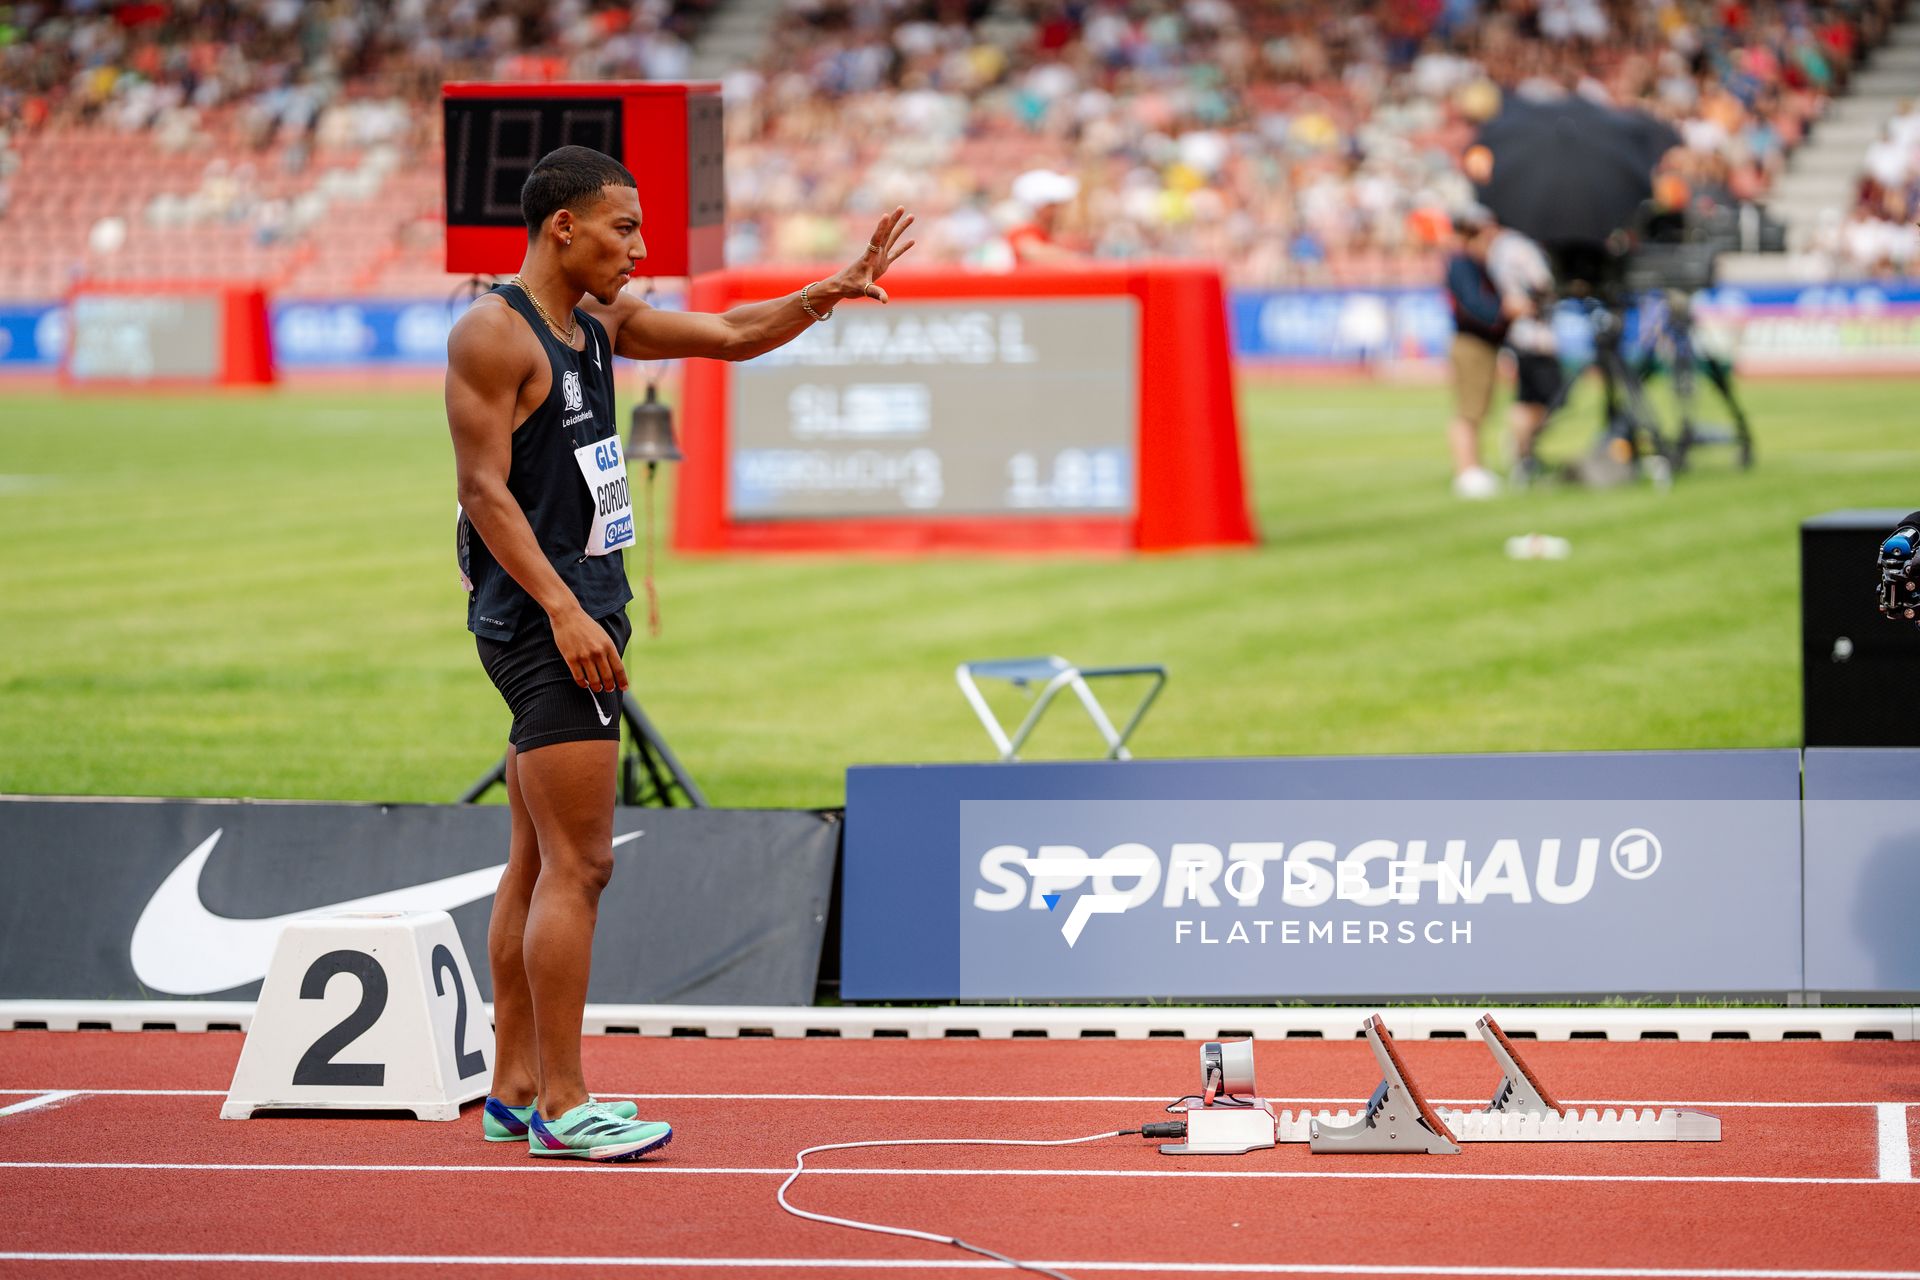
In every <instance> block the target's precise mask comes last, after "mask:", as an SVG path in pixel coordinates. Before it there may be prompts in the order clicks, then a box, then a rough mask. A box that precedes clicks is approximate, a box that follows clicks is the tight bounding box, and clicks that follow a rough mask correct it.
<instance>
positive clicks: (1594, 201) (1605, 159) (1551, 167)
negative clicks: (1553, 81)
mask: <svg viewBox="0 0 1920 1280" xmlns="http://www.w3.org/2000/svg"><path fill="white" fill-rule="evenodd" d="M1477 141H1478V142H1479V144H1480V145H1481V146H1484V147H1486V148H1487V150H1488V151H1490V152H1491V153H1492V155H1493V172H1492V174H1491V175H1490V176H1489V177H1488V179H1487V181H1486V182H1485V183H1483V184H1481V185H1480V186H1479V187H1478V188H1477V190H1478V192H1479V198H1480V201H1481V203H1483V204H1485V205H1486V206H1487V207H1488V208H1489V209H1492V210H1493V212H1494V216H1496V217H1497V218H1499V219H1500V221H1501V223H1502V224H1503V225H1505V226H1509V227H1514V228H1516V229H1518V230H1520V231H1524V232H1525V233H1526V234H1527V235H1529V236H1531V237H1532V238H1533V239H1535V240H1537V241H1539V242H1540V243H1541V244H1543V245H1547V246H1550V247H1560V248H1572V247H1577V246H1597V245H1599V244H1600V243H1602V242H1603V241H1605V240H1606V239H1607V237H1608V236H1609V235H1611V234H1612V233H1613V232H1614V231H1615V230H1617V229H1619V228H1621V227H1625V226H1627V225H1628V224H1629V223H1630V222H1631V221H1632V220H1633V217H1634V214H1635V213H1636V211H1638V209H1639V208H1640V204H1641V202H1642V201H1644V200H1645V199H1646V198H1647V197H1648V196H1649V195H1650V194H1651V193H1652V190H1653V169H1654V166H1655V165H1656V164H1658V163H1659V161H1660V157H1661V156H1663V155H1665V154H1666V152H1667V150H1668V149H1669V148H1671V147H1674V146H1678V145H1679V142H1680V137H1679V135H1678V134H1676V133H1675V132H1674V131H1673V129H1672V128H1671V127H1669V126H1668V125H1666V124H1665V123H1663V122H1661V121H1659V120H1656V119H1654V118H1653V117H1652V116H1649V115H1646V114H1644V113H1643V112H1639V111H1621V110H1616V109H1614V108H1612V107H1605V106H1602V105H1600V104H1599V103H1597V102H1592V101H1590V100H1588V99H1586V98H1583V97H1579V96H1577V95H1570V96H1568V97H1565V98H1561V99H1557V100H1555V101H1552V102H1532V101H1527V100H1524V99H1519V98H1511V97H1510V98H1508V99H1507V101H1506V102H1505V104H1504V105H1502V107H1501V109H1500V114H1499V115H1497V116H1495V117H1494V118H1493V119H1491V120H1489V121H1488V122H1487V123H1486V124H1485V125H1483V126H1481V129H1480V135H1479V138H1478V140H1477Z"/></svg>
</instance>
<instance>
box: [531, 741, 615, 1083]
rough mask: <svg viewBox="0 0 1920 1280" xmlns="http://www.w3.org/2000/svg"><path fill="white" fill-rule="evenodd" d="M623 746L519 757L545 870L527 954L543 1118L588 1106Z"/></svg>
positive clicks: (541, 750) (536, 888)
mask: <svg viewBox="0 0 1920 1280" xmlns="http://www.w3.org/2000/svg"><path fill="white" fill-rule="evenodd" d="M619 754H620V744H619V743H618V742H613V741H606V740H596V739H590V740H587V741H582V742H557V743H554V744H553V745H551V746H545V747H537V748H535V749H533V750H530V751H523V752H521V753H519V756H518V758H517V761H516V764H517V766H518V770H519V774H520V794H521V795H522V796H523V797H524V798H525V799H526V803H527V812H528V814H529V815H530V816H531V817H532V819H533V826H534V831H535V834H536V836H537V837H538V840H539V850H540V872H539V876H538V877H537V879H536V880H535V881H534V885H533V895H532V899H531V901H530V903H529V906H528V910H527V918H526V931H525V934H524V939H523V942H522V944H521V955H522V957H523V960H524V964H525V967H526V974H527V985H528V989H529V991H530V993H531V995H532V1004H533V1025H534V1038H535V1041H536V1045H537V1049H538V1053H539V1062H540V1067H539V1076H540V1079H539V1088H540V1112H541V1114H542V1115H546V1116H557V1115H559V1114H561V1113H562V1112H564V1111H569V1110H571V1109H572V1108H574V1107H577V1106H579V1105H580V1104H581V1103H583V1102H585V1101H586V1100H587V1085H586V1080H585V1078H584V1077H583V1075H582V1074H581V1069H580V1023H581V1019H582V1017H583V1015H584V1014H585V1011H586V1004H587V978H588V976H589V975H590V974H591V972H592V969H593V926H594V923H595V921H597V920H598V919H599V915H600V891H601V890H602V889H604V888H606V886H607V881H608V880H609V879H610V878H611V877H612V875H613V794H614V772H615V765H616V762H617V761H618V759H619Z"/></svg>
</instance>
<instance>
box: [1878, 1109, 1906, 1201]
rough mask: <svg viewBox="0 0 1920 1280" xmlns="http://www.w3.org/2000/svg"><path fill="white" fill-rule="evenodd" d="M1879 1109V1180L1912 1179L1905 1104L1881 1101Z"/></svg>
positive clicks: (1901, 1180) (1903, 1180)
mask: <svg viewBox="0 0 1920 1280" xmlns="http://www.w3.org/2000/svg"><path fill="white" fill-rule="evenodd" d="M1879 1111H1880V1180H1881V1181H1882V1182H1912V1181H1913V1147H1912V1146H1911V1145H1910V1143H1909V1140H1908V1138H1907V1104H1906V1103H1904V1102H1882V1103H1880V1104H1879Z"/></svg>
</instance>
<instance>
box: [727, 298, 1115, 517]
mask: <svg viewBox="0 0 1920 1280" xmlns="http://www.w3.org/2000/svg"><path fill="white" fill-rule="evenodd" d="M1138 326H1139V310H1138V304H1137V303H1136V302H1135V301H1134V300H1133V299H1132V298H1098V299H1084V300H1083V299H1062V300H1053V299H1046V300H1032V301H1027V300H1022V301H1018V302H1009V301H1004V300H1000V299H994V300H982V301H974V300H971V299H967V300H950V301H942V302H896V303H893V304H892V305H890V306H886V307H879V306H873V305H871V304H859V303H855V304H851V305H847V306H843V307H841V308H840V309H839V311H838V312H836V313H835V315H834V317H833V319H832V320H831V321H829V322H828V323H826V324H816V325H814V326H813V327H812V328H811V329H809V330H807V331H806V332H805V333H803V334H802V335H801V336H800V337H799V338H797V339H795V340H794V341H793V342H791V343H789V344H788V345H787V346H785V347H782V348H780V349H778V350H777V351H772V352H769V353H768V354H766V355H764V356H761V357H759V358H758V359H756V360H752V361H748V362H745V363H742V364H738V365H735V366H733V370H732V372H733V388H732V394H731V396H730V397H729V405H730V408H729V414H728V423H727V439H728V442H729V446H728V448H729V453H728V459H727V500H728V512H729V515H730V516H731V518H732V519H734V520H767V519H790V518H821V517H849V516H856V517H857V516H991V515H1005V516H1028V517H1031V516H1044V515H1095V514H1097V515H1113V516H1129V515H1132V514H1133V513H1134V510H1135V501H1136V498H1135V495H1136V485H1135V477H1134V441H1135V437H1136V422H1135V414H1136V406H1137V395H1138V392H1137V381H1138V379H1137V372H1136V368H1135V365H1136V363H1137V359H1138V355H1137V351H1138V343H1137V332H1138Z"/></svg>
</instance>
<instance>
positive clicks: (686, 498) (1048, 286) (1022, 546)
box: [674, 262, 1257, 554]
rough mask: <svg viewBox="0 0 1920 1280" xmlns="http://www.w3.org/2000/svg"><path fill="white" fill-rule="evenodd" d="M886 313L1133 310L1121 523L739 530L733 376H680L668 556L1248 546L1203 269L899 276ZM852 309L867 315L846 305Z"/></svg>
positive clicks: (974, 521)
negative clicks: (949, 308)
mask: <svg viewBox="0 0 1920 1280" xmlns="http://www.w3.org/2000/svg"><path fill="white" fill-rule="evenodd" d="M834 269H835V268H821V267H815V268H806V267H767V268H755V269H743V270H735V271H724V272H715V273H713V274H711V275H706V276H700V277H697V278H696V279H695V280H694V281H693V285H692V289H691V291H690V294H689V298H688V305H689V306H690V308H691V309H693V310H695V311H724V310H726V309H727V308H728V307H731V306H734V305H736V304H738V303H741V302H750V301H755V300H758V299H762V298H767V297H777V296H780V295H782V294H788V293H792V292H794V291H795V290H797V289H799V288H800V286H801V285H803V284H807V283H808V282H810V281H814V280H818V279H821V278H822V277H823V276H825V275H828V274H831V272H832V270H834ZM886 285H887V291H888V293H889V294H890V295H891V296H892V297H893V298H894V300H895V301H902V302H904V301H915V302H929V301H932V302H937V301H943V300H948V299H995V298H1000V299H1030V298H1097V297H1125V296H1131V297H1133V298H1136V299H1138V301H1139V303H1140V312H1139V315H1140V324H1139V327H1138V333H1139V350H1138V352H1137V358H1136V361H1135V368H1136V371H1137V377H1138V380H1139V381H1138V386H1137V389H1136V390H1137V395H1136V399H1135V403H1136V405H1137V411H1138V415H1139V418H1138V422H1137V423H1136V429H1135V432H1134V475H1135V476H1136V486H1137V510H1136V513H1135V514H1133V515H1131V516H1101V515H1074V516H926V517H900V516H888V517H850V518H835V519H782V520H767V519H758V520H735V519H733V518H732V516H731V514H730V513H729V511H728V510H727V457H728V441H727V419H728V397H729V395H730V392H731V387H732V377H731V366H729V365H727V364H726V363H724V362H721V361H714V360H697V361H692V362H690V363H689V364H688V366H687V373H686V382H685V400H686V403H685V406H684V410H683V417H684V421H685V430H684V431H683V433H682V441H681V443H682V447H683V449H684V450H685V452H686V462H685V463H684V464H683V465H682V467H681V469H680V475H679V490H678V500H677V502H676V504H675V519H674V545H675V547H677V548H678V549H680V550H682V551H877V552H888V553H896V554H898V553H913V552H922V551H935V550H953V551H1013V552H1026V551H1036V552H1037V551H1115V552H1118V551H1130V550H1138V551H1170V550H1176V549H1179V548H1183V547H1218V546H1240V545H1249V544H1252V543H1253V542H1255V541H1257V537H1256V535H1255V532H1254V528H1253V522H1252V519H1251V518H1250V516H1249V513H1248V509H1247V496H1246V489H1245V482H1244V480H1243V475H1242V470H1241V464H1240V421H1239V412H1238V408H1237V406H1236V402H1235V398H1234V386H1233V366H1232V358H1231V348H1230V346H1229V342H1228V337H1227V318H1226V299H1225V294H1224V291H1223V290H1222V287H1221V283H1220V272H1219V269H1218V268H1217V267H1215V266H1213V265H1211V264H1206V263H1185V262H1155V263H1130V264H1125V265H1110V266H1109V265H1100V266H1093V265H1088V266H1063V267H1048V268H1037V267H1025V268H1022V269H1021V270H1020V271H1019V272H1017V273H1014V274H1010V275H989V274H982V273H977V272H965V271H933V270H928V271H906V270H902V271H899V272H897V273H896V274H892V275H889V276H888V277H887V280H886ZM846 305H851V306H862V305H867V304H862V303H858V302H855V303H850V304H846Z"/></svg>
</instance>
